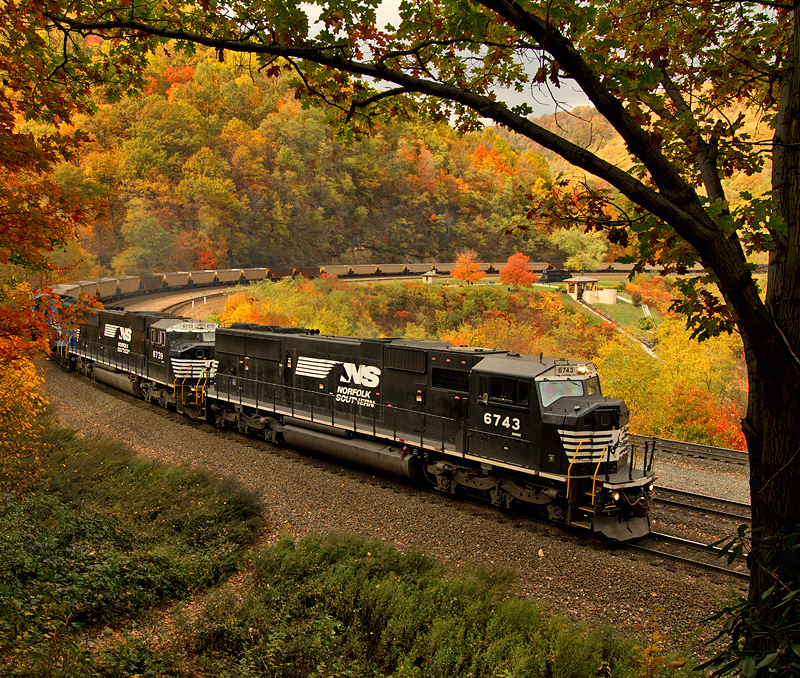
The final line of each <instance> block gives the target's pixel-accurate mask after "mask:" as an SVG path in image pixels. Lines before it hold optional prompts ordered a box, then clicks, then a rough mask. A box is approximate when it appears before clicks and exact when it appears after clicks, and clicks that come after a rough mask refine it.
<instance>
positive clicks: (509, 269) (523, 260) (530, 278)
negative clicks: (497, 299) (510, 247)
mask: <svg viewBox="0 0 800 678" xmlns="http://www.w3.org/2000/svg"><path fill="white" fill-rule="evenodd" d="M528 261H530V257H528V256H525V255H524V254H522V252H517V253H516V254H512V255H511V256H510V257H509V258H508V263H507V264H506V265H505V266H503V268H501V269H500V282H501V283H503V284H504V285H513V286H514V289H519V288H520V286H523V287H527V286H528V285H532V284H533V283H534V282H536V278H537V276H536V274H535V273H534V272H533V271H529V270H528Z"/></svg>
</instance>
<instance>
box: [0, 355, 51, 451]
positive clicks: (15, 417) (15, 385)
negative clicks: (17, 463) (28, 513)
mask: <svg viewBox="0 0 800 678" xmlns="http://www.w3.org/2000/svg"><path fill="white" fill-rule="evenodd" d="M43 383H44V379H43V378H42V375H41V374H40V372H39V371H38V370H37V369H36V366H35V365H34V364H33V361H32V360H30V359H29V358H19V359H17V360H13V361H10V362H7V363H3V364H0V462H1V463H2V464H3V465H6V464H8V463H9V462H11V461H12V460H14V459H19V458H21V457H22V456H23V455H24V454H25V453H26V452H27V451H28V446H29V445H30V442H31V437H30V434H31V433H32V432H33V431H34V430H35V429H36V426H37V424H36V419H37V417H38V416H39V415H40V414H42V413H43V412H44V408H45V405H46V404H47V401H46V400H45V398H44V396H43V395H42V392H41V387H42V385H43Z"/></svg>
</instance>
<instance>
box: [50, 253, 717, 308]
mask: <svg viewBox="0 0 800 678" xmlns="http://www.w3.org/2000/svg"><path fill="white" fill-rule="evenodd" d="M505 265H506V262H494V263H482V264H479V270H481V271H484V272H485V273H487V274H489V275H493V274H497V273H499V272H500V269H501V268H503V266H505ZM455 266H456V265H455V264H454V263H433V264H358V265H351V266H348V265H344V264H335V265H332V266H301V267H298V268H279V269H276V268H226V269H214V270H203V271H179V272H173V273H150V274H145V275H129V276H119V277H116V278H96V279H92V280H81V281H78V282H70V283H62V284H59V285H56V286H54V288H53V290H54V291H55V292H56V293H57V294H59V295H60V296H62V297H68V298H73V299H77V298H79V297H81V296H82V295H86V296H88V297H89V298H94V297H96V298H98V299H100V300H101V301H113V300H116V299H123V298H125V297H132V296H136V295H140V294H150V293H155V292H163V291H173V290H181V289H190V288H192V289H193V288H203V287H213V286H219V285H235V284H237V283H241V284H249V283H251V282H258V281H260V280H280V279H281V278H292V277H296V276H303V277H305V278H317V277H320V276H323V275H324V276H329V277H335V278H341V279H343V280H353V279H359V278H374V277H384V278H403V277H406V278H408V277H419V276H423V275H425V274H426V273H430V272H433V273H436V274H437V275H441V276H448V275H450V274H451V272H452V271H453V269H454V268H455ZM528 268H529V270H531V271H532V272H534V273H536V274H538V275H539V279H540V282H545V283H548V282H550V283H552V282H560V281H562V280H564V279H565V278H568V277H569V276H570V275H571V274H572V273H573V271H569V270H566V269H554V268H553V267H552V266H551V265H550V264H548V263H547V262H531V263H529V264H528ZM632 270H633V264H620V263H616V262H614V263H610V264H608V266H607V267H606V268H604V269H603V270H602V271H595V272H594V273H600V274H603V273H605V274H608V273H613V274H625V275H627V274H629V273H630V272H631V271H632ZM647 270H648V271H653V272H655V271H657V270H658V269H656V268H655V267H652V266H648V268H647ZM690 272H691V273H696V274H697V273H700V272H702V269H701V268H699V267H695V268H694V269H692V270H691V271H690Z"/></svg>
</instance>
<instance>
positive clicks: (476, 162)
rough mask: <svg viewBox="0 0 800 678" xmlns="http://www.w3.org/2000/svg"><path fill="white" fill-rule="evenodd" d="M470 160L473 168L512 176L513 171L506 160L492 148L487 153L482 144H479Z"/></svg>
mask: <svg viewBox="0 0 800 678" xmlns="http://www.w3.org/2000/svg"><path fill="white" fill-rule="evenodd" d="M470 160H471V161H472V165H473V166H474V167H478V168H481V169H489V170H491V171H492V172H493V173H495V174H505V175H507V176H511V175H512V174H514V170H513V169H512V168H511V167H509V165H508V163H507V162H506V159H505V158H504V157H503V156H502V155H500V154H499V153H498V152H497V150H496V149H494V148H493V149H492V150H491V151H487V150H486V147H485V146H484V145H483V144H479V145H478V147H477V148H476V149H475V150H474V151H473V152H472V156H471V158H470Z"/></svg>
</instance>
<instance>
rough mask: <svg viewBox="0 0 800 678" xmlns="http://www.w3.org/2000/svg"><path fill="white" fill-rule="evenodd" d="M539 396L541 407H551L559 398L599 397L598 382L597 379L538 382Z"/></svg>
mask: <svg viewBox="0 0 800 678" xmlns="http://www.w3.org/2000/svg"><path fill="white" fill-rule="evenodd" d="M538 385H539V395H540V396H541V398H542V405H543V406H544V407H547V406H548V405H552V404H553V403H554V402H555V401H556V400H558V399H559V398H565V397H569V396H582V395H601V393H600V380H599V379H598V378H597V377H591V378H589V379H583V380H581V381H576V380H574V379H560V380H558V381H540V382H538Z"/></svg>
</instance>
